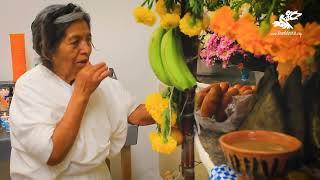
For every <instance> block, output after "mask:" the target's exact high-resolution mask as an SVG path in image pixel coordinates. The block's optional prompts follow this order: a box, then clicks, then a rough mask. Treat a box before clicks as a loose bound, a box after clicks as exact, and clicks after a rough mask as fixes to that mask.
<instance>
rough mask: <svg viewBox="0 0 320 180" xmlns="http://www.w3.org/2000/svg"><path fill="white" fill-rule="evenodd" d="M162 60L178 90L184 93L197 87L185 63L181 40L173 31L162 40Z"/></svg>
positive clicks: (168, 32)
mask: <svg viewBox="0 0 320 180" xmlns="http://www.w3.org/2000/svg"><path fill="white" fill-rule="evenodd" d="M161 58H162V62H163V66H164V69H165V71H166V73H167V75H168V76H169V79H170V82H171V83H172V85H173V86H175V87H176V88H177V89H178V90H180V91H184V90H186V89H188V88H191V87H193V86H195V85H196V80H195V78H194V77H193V75H192V73H191V72H190V70H189V68H188V67H187V65H186V63H185V60H184V56H183V51H182V44H181V40H180V39H179V37H178V35H176V34H175V33H174V30H173V29H170V30H169V31H167V32H166V33H165V35H164V36H163V38H162V42H161Z"/></svg>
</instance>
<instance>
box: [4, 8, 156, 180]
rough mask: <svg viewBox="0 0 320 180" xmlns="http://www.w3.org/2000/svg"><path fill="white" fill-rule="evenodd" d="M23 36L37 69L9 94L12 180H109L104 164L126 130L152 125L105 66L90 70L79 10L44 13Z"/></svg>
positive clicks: (87, 35)
mask: <svg viewBox="0 0 320 180" xmlns="http://www.w3.org/2000/svg"><path fill="white" fill-rule="evenodd" d="M31 30H32V36H33V48H34V50H35V51H36V52H37V54H39V56H40V58H41V60H42V63H41V64H39V65H38V66H36V67H34V68H33V69H31V70H30V71H28V72H27V73H25V74H24V75H23V76H21V77H20V78H19V80H18V81H17V83H16V86H15V93H14V96H13V100H12V103H11V107H10V116H11V121H10V123H11V124H10V125H11V143H12V144H11V145H12V151H11V163H10V164H11V168H10V169H11V177H12V179H39V180H40V179H41V180H49V179H111V178H110V173H109V170H108V168H107V166H106V164H105V159H106V158H107V157H109V156H112V155H114V154H116V153H118V152H119V151H120V150H121V148H122V146H123V145H124V142H125V140H126V134H127V122H128V121H129V123H132V124H138V125H149V124H153V123H154V121H153V119H152V118H151V117H150V116H149V114H148V113H147V112H146V110H145V108H144V106H143V105H138V104H135V103H134V100H133V98H132V96H131V95H130V94H129V93H128V92H127V91H126V90H125V89H124V88H123V87H122V86H121V85H120V83H119V82H118V81H117V80H114V79H112V78H110V77H109V76H110V74H111V72H110V71H109V69H108V67H107V65H106V64H105V63H100V64H96V65H92V64H91V63H90V59H89V57H90V54H91V49H92V44H91V32H90V17H89V15H88V14H87V13H86V12H84V11H83V10H82V9H81V8H80V7H79V6H76V5H74V4H68V5H51V6H48V7H47V8H45V9H44V10H42V11H41V12H40V13H39V14H38V15H37V17H36V18H35V20H34V22H33V23H32V25H31Z"/></svg>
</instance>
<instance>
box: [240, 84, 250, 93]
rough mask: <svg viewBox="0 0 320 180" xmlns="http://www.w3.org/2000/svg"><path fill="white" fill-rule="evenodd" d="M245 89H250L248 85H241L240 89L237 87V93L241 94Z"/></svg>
mask: <svg viewBox="0 0 320 180" xmlns="http://www.w3.org/2000/svg"><path fill="white" fill-rule="evenodd" d="M246 90H252V89H251V87H250V86H242V87H241V88H240V89H239V93H240V94H241V95H242V94H243V92H245V91H246Z"/></svg>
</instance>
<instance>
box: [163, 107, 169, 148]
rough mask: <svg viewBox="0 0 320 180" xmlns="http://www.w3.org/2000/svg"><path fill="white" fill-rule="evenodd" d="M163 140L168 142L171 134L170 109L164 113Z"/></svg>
mask: <svg viewBox="0 0 320 180" xmlns="http://www.w3.org/2000/svg"><path fill="white" fill-rule="evenodd" d="M162 120H163V121H162V126H161V130H162V138H163V142H164V143H167V142H168V137H169V132H170V111H169V108H166V109H165V110H164V111H163V113H162Z"/></svg>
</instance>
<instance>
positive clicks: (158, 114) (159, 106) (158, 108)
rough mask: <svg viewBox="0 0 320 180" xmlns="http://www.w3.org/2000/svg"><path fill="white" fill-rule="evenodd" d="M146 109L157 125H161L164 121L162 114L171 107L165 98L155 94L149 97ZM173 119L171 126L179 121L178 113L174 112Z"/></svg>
mask: <svg viewBox="0 0 320 180" xmlns="http://www.w3.org/2000/svg"><path fill="white" fill-rule="evenodd" d="M145 107H146V109H147V111H148V112H149V114H150V115H151V116H152V118H153V119H154V120H155V121H156V122H157V124H159V125H161V124H162V121H163V119H162V113H163V111H164V110H165V109H166V108H168V107H169V100H168V99H165V98H163V97H162V96H161V94H160V93H153V94H150V95H148V96H147V98H146V100H145ZM171 118H172V119H171V126H173V125H174V124H175V123H176V120H177V113H176V112H174V111H172V112H171Z"/></svg>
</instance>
